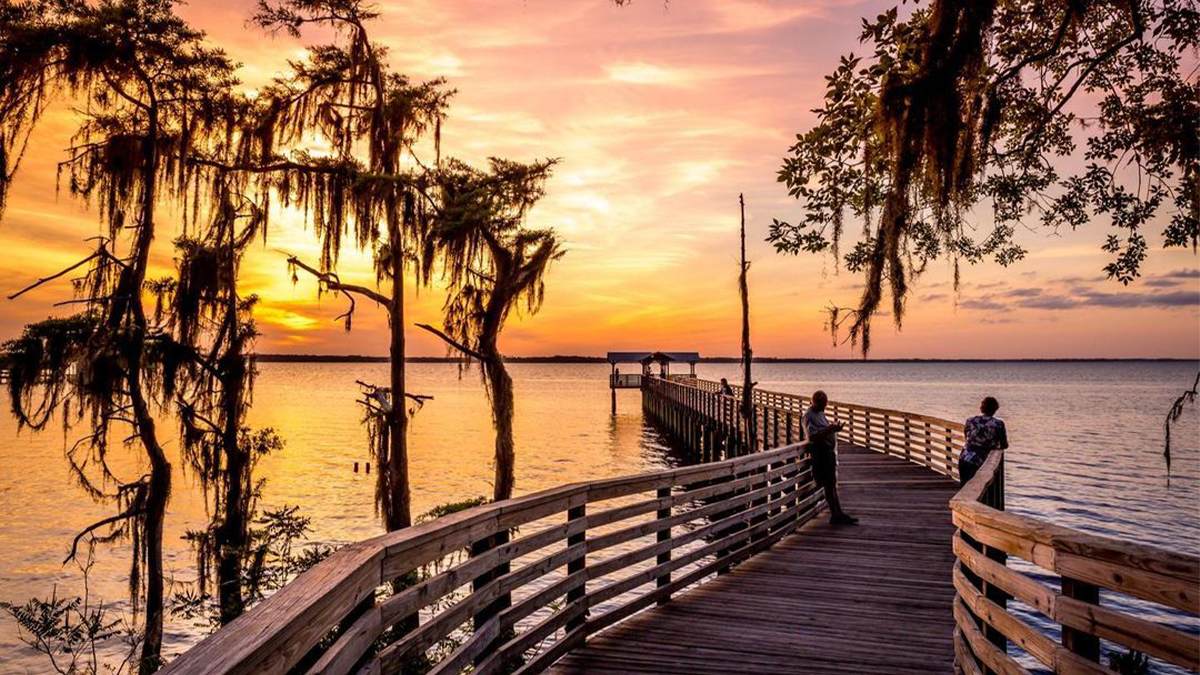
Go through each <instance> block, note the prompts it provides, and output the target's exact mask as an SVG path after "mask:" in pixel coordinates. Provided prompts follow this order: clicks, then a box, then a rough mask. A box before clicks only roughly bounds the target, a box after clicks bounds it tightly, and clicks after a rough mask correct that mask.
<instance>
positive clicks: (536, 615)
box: [165, 444, 822, 673]
mask: <svg viewBox="0 0 1200 675" xmlns="http://www.w3.org/2000/svg"><path fill="white" fill-rule="evenodd" d="M821 504H822V501H821V497H820V495H819V493H818V492H817V491H816V489H815V487H814V485H813V482H812V478H811V473H810V472H809V470H808V465H807V460H806V459H805V458H804V451H803V447H802V446H801V445H799V444H794V445H789V446H786V447H783V448H779V449H777V450H773V451H770V452H763V453H756V454H752V455H746V456H743V457H738V458H735V459H730V460H727V461H723V462H718V463H711V464H702V465H697V466H689V467H685V468H679V469H672V470H667V471H658V472H654V473H646V474H641V475H636V476H630V477H625V478H613V479H607V480H597V481H589V482H586V483H575V484H571V485H566V486H563V487H558V488H554V489H551V490H546V491H543V492H538V493H535V494H531V495H528V496H524V497H518V498H516V499H511V500H507V501H503V502H497V503H493V504H487V505H483V506H479V507H475V508H472V509H469V510H465V511H462V512H459V513H456V514H453V515H450V516H446V517H443V518H439V519H437V520H435V521H432V522H429V523H425V524H421V525H417V526H414V527H411V528H408V529H406V530H402V531H399V532H395V533H391V534H388V535H384V536H381V537H377V538H374V539H371V540H368V541H363V542H359V543H355V544H351V545H349V546H346V547H344V548H342V549H339V550H338V551H337V552H335V553H334V554H333V555H332V556H330V557H329V558H328V559H326V560H325V561H323V562H321V563H319V564H317V565H316V566H315V567H313V568H312V569H310V570H309V571H307V572H305V573H304V574H301V575H300V576H299V577H297V578H296V579H295V580H294V581H292V582H291V583H289V584H288V585H287V586H285V587H284V588H283V589H281V590H280V591H278V592H277V593H276V594H275V595H273V596H271V597H270V598H267V599H266V600H264V601H263V602H262V603H260V604H259V605H258V606H256V607H254V608H253V609H251V610H250V611H249V612H247V613H246V614H245V615H243V616H241V617H239V618H238V619H237V620H235V621H234V622H233V623H231V624H230V625H228V626H225V627H224V628H222V629H221V630H219V631H218V632H217V633H215V634H214V635H212V636H210V637H209V638H207V639H205V640H204V641H203V642H201V643H199V644H198V645H196V646H195V647H193V648H192V649H191V650H189V651H188V652H186V653H185V654H183V655H182V656H180V657H179V658H177V659H175V660H174V661H173V662H171V663H170V665H168V666H167V668H166V671H165V672H167V673H283V672H289V671H292V672H309V673H347V672H367V673H382V672H400V671H401V670H403V669H405V667H406V666H409V665H415V666H416V667H417V668H418V670H419V671H428V672H431V673H457V672H459V671H461V670H463V669H464V668H468V667H470V668H473V672H475V673H491V672H497V671H503V672H511V671H515V672H537V671H539V670H541V669H544V668H545V667H546V666H547V665H549V664H550V663H553V662H554V661H555V660H556V659H557V658H558V657H559V656H561V655H562V654H563V653H565V652H566V651H567V650H569V649H571V648H572V647H574V646H576V645H579V644H581V643H582V642H583V641H584V640H585V639H586V638H587V636H588V635H591V634H593V633H595V632H597V631H600V630H603V629H604V628H606V627H608V626H610V625H612V624H614V623H616V622H618V621H620V620H621V619H623V618H625V617H628V616H630V615H631V614H633V613H635V612H637V611H639V610H640V609H642V608H645V607H648V606H650V605H653V604H656V603H662V602H665V601H666V600H668V599H669V598H670V597H671V595H672V594H673V593H676V592H678V591H681V590H683V589H685V588H687V587H689V586H692V585H695V584H697V583H700V582H701V581H703V580H704V579H706V578H709V577H710V576H712V575H713V574H716V573H719V572H721V571H723V570H726V569H728V568H729V567H730V566H732V565H734V564H735V563H737V562H739V561H741V560H743V559H745V558H747V557H749V556H752V555H753V554H755V553H756V552H758V551H761V550H763V549H765V548H767V547H769V546H770V545H771V544H772V543H774V542H775V541H777V540H778V539H780V538H781V537H783V536H784V535H786V534H787V533H789V532H791V531H792V530H794V529H795V528H796V527H797V526H798V525H799V524H801V523H804V522H805V521H807V520H809V519H810V518H812V517H813V516H814V514H815V513H816V512H817V510H818V509H819V508H820V507H821ZM468 552H469V553H468ZM394 582H395V585H393V584H394Z"/></svg>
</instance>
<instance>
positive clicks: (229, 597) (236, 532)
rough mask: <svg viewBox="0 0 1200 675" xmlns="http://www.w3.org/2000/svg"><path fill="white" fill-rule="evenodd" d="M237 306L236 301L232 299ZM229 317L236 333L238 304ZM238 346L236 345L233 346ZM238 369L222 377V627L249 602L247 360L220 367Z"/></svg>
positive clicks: (219, 556) (219, 553)
mask: <svg viewBox="0 0 1200 675" xmlns="http://www.w3.org/2000/svg"><path fill="white" fill-rule="evenodd" d="M231 303H236V298H232V299H231ZM228 311H229V315H228V316H227V317H226V321H227V324H226V327H225V328H226V330H229V331H236V330H237V314H236V305H234V306H232V307H230V309H229V310H228ZM234 344H235V345H236V342H235V343H234ZM235 360H236V367H237V368H238V369H239V370H238V371H235V372H225V373H223V375H222V378H221V379H222V380H223V381H222V382H221V387H222V395H223V397H224V400H223V401H222V403H223V405H224V406H225V410H224V413H223V414H224V417H225V420H224V422H225V426H224V429H222V435H221V445H222V450H223V454H224V455H225V468H224V472H225V481H224V483H225V486H224V487H225V495H224V499H225V503H224V504H223V505H222V506H223V513H222V518H221V525H220V526H219V527H218V528H217V531H216V533H215V535H216V542H215V543H216V549H217V597H218V601H219V603H220V620H221V625H225V624H227V623H229V622H230V621H233V620H234V619H236V618H238V617H239V616H241V614H242V612H244V611H245V609H246V600H245V596H244V595H243V590H242V563H243V560H244V559H245V554H246V549H247V547H248V546H249V544H250V542H249V538H250V532H249V524H248V522H247V519H248V518H249V513H248V511H249V509H250V494H249V492H250V490H252V489H254V488H253V485H252V484H251V477H250V456H249V448H243V447H241V444H240V443H239V440H240V439H239V434H240V431H241V430H240V429H239V425H240V421H241V415H240V414H239V411H240V409H241V400H242V383H243V382H244V379H243V373H242V372H240V369H243V368H245V357H244V356H243V355H241V354H237V355H232V357H231V358H229V359H226V363H225V364H222V365H221V367H223V368H228V367H229V366H230V365H234V362H235Z"/></svg>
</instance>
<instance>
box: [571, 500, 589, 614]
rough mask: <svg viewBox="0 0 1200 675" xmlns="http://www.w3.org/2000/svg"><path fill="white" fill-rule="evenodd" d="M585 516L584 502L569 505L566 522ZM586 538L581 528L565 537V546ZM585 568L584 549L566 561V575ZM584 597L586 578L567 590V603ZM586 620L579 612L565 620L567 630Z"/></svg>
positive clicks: (585, 531) (585, 507)
mask: <svg viewBox="0 0 1200 675" xmlns="http://www.w3.org/2000/svg"><path fill="white" fill-rule="evenodd" d="M586 517H587V504H586V503H584V504H580V505H579V506H574V507H571V508H570V509H568V510H567V522H568V523H571V522H574V521H577V520H580V519H582V518H586ZM586 540H587V530H586V529H585V530H581V531H579V532H578V533H576V534H572V535H571V536H569V537H567V547H568V548H569V547H571V546H575V545H576V544H582V543H583V542H584V541H586ZM585 569H587V552H586V551H585V552H584V553H583V554H582V555H580V556H579V557H577V558H575V559H573V560H571V561H570V562H568V563H567V575H568V576H569V575H571V574H575V573H576V572H582V571H583V570H585ZM585 597H587V580H586V579H585V580H583V581H581V582H580V583H579V584H578V585H576V586H575V587H573V588H571V589H570V590H568V591H567V605H568V606H570V605H573V604H575V603H577V602H581V601H582V600H583V599H584V598H585ZM586 620H587V616H586V613H584V612H581V613H580V614H579V615H578V616H577V617H575V618H573V619H571V620H570V621H568V622H567V632H568V633H569V632H571V631H573V630H575V629H576V628H579V627H581V626H583V624H584V622H585V621H586Z"/></svg>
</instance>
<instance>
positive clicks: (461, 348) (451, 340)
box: [416, 323, 487, 361]
mask: <svg viewBox="0 0 1200 675" xmlns="http://www.w3.org/2000/svg"><path fill="white" fill-rule="evenodd" d="M416 325H417V328H424V329H425V330H427V331H429V332H430V333H433V334H434V335H436V336H438V337H440V338H441V339H442V341H443V342H445V343H446V344H448V345H450V346H451V347H453V348H454V349H457V350H458V351H460V352H462V353H463V354H465V355H466V356H469V357H470V358H473V359H476V360H478V361H487V358H485V357H484V355H483V354H480V353H479V352H477V351H475V350H474V349H471V348H470V347H468V346H466V345H464V344H463V343H461V342H459V341H457V340H455V339H454V338H452V337H450V336H449V335H446V334H445V333H443V332H442V331H440V330H438V329H436V328H434V327H433V326H430V325H429V324H427V323H419V324H416Z"/></svg>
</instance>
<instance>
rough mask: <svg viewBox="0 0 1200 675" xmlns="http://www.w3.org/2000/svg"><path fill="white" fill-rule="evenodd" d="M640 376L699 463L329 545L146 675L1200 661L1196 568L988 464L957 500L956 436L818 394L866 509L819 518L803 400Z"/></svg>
mask: <svg viewBox="0 0 1200 675" xmlns="http://www.w3.org/2000/svg"><path fill="white" fill-rule="evenodd" d="M641 385H642V396H643V406H644V407H645V410H646V411H647V414H648V415H649V416H651V417H653V418H654V419H656V420H657V421H658V422H659V423H660V424H661V425H662V426H663V428H664V429H665V430H667V432H668V433H669V434H670V435H672V436H673V437H674V438H675V439H676V440H677V441H678V442H680V443H681V444H683V445H684V446H685V447H687V448H689V449H690V450H692V451H693V452H694V453H695V455H696V458H697V459H698V460H701V461H699V462H698V463H696V464H695V465H692V466H686V467H682V468H677V469H670V470H666V471H658V472H653V473H646V474H639V475H634V476H627V477H622V478H613V479H603V480H594V481H586V482H579V483H572V484H569V485H564V486H561V487H557V488H553V489H550V490H545V491H542V492H538V493H534V494H531V495H525V496H522V497H518V498H515V499H511V500H507V501H504V502H497V503H492V504H486V505H483V506H479V507H476V508H473V509H469V510H466V511H462V512H460V513H456V514H453V515H450V516H447V517H444V518H440V519H438V520H436V521H432V522H429V523H425V524H422V525H418V526H415V527H412V528H408V529H406V530H402V531H399V532H394V533H389V534H386V535H383V536H380V537H376V538H374V539H370V540H367V541H363V542H358V543H355V544H351V545H349V546H346V547H343V548H342V549H339V550H338V551H337V552H335V553H334V554H333V555H332V556H330V557H329V558H328V559H326V560H325V561H323V562H322V563H320V564H318V565H317V566H315V567H314V568H313V569H311V570H309V571H308V572H306V573H304V574H302V575H301V576H299V577H298V578H297V579H296V580H294V581H293V582H292V583H290V584H288V585H287V586H285V587H284V588H283V589H281V590H280V591H278V592H277V593H276V594H275V595H273V596H272V597H270V598H268V599H267V600H265V601H263V602H262V603H260V604H259V605H258V606H256V607H255V608H253V609H252V610H250V611H249V612H247V613H246V614H245V615H243V616H242V617H240V618H238V619H237V620H236V621H234V622H233V623H232V624H230V625H228V626H226V627H224V628H222V629H221V630H219V631H218V632H216V633H215V634H214V635H212V636H210V637H209V638H207V639H205V640H204V641H202V642H201V643H200V644H198V645H197V646H195V647H193V648H192V649H191V650H189V651H188V652H186V653H185V654H183V655H182V656H180V657H178V658H176V659H175V660H174V661H172V662H171V663H170V664H169V665H168V666H167V668H166V670H165V672H167V673H284V672H309V673H395V672H430V673H459V672H462V671H464V670H470V671H471V672H474V673H496V672H517V673H534V672H542V671H546V670H549V669H556V670H557V671H558V672H570V673H574V672H655V673H734V672H737V673H744V672H763V673H771V672H817V673H851V672H853V673H860V672H865V673H893V672H904V671H910V672H948V671H951V670H957V671H960V672H964V673H969V674H971V675H974V674H976V673H1006V674H1007V673H1026V672H1028V670H1027V668H1028V667H1030V666H1032V665H1033V664H1038V665H1039V666H1040V667H1042V668H1044V669H1046V670H1050V671H1054V672H1063V673H1081V672H1082V673H1101V672H1111V671H1109V670H1108V669H1107V668H1106V667H1105V666H1106V665H1107V663H1108V657H1109V654H1110V652H1111V650H1112V649H1113V648H1114V647H1115V648H1117V649H1121V650H1123V649H1126V648H1128V649H1133V650H1137V651H1139V652H1141V653H1144V654H1147V655H1149V656H1151V657H1153V658H1155V659H1158V660H1160V661H1162V662H1167V663H1172V664H1175V665H1177V666H1181V667H1183V668H1185V669H1188V670H1193V671H1197V670H1200V638H1198V637H1197V635H1196V634H1195V633H1194V632H1188V630H1185V629H1181V628H1180V626H1187V625H1190V626H1193V627H1194V626H1196V625H1197V621H1198V619H1200V559H1198V558H1197V557H1196V556H1192V555H1184V554H1179V553H1174V552H1171V551H1166V550H1163V549H1159V548H1153V547H1147V546H1141V545H1136V544H1131V543H1128V542H1124V541H1120V540H1117V539H1113V538H1107V537H1099V536H1096V535H1091V534H1085V533H1082V532H1078V531H1074V530H1070V529H1067V528H1063V527H1059V526H1056V525H1054V524H1052V523H1049V522H1046V521H1042V520H1038V519H1034V518H1029V517H1027V516H1021V515H1017V514H1011V513H1007V512H1005V511H1004V453H1002V452H994V453H992V454H991V456H990V457H989V458H988V460H987V462H986V463H985V464H984V466H983V468H982V469H981V470H980V471H979V473H978V474H977V475H976V477H975V478H973V479H972V480H971V482H970V483H968V484H967V485H966V486H964V487H963V488H962V489H961V490H959V489H958V488H957V485H956V482H955V481H954V477H955V474H956V459H957V455H958V452H959V450H960V449H961V446H962V427H961V426H960V425H958V424H957V423H954V422H948V421H946V420H940V419H937V418H933V417H928V416H924V415H919V414H913V413H905V412H900V411H894V410H884V409H880V408H873V407H869V406H860V405H854V404H846V403H832V402H831V403H830V406H829V409H828V412H829V414H830V416H831V417H835V418H837V419H838V420H839V421H842V422H843V423H845V424H846V430H845V431H844V432H843V434H842V438H843V440H844V444H843V446H842V453H841V466H840V472H841V477H842V485H843V501H844V502H845V504H846V506H847V508H848V509H849V510H851V511H852V512H854V513H856V515H859V516H860V517H861V518H862V522H861V524H860V525H858V526H853V527H842V528H833V527H831V526H829V525H828V524H827V523H826V522H824V521H825V518H824V517H822V516H821V512H822V510H823V501H822V497H821V494H820V491H819V490H818V489H817V488H816V486H815V485H814V484H813V481H812V478H811V474H810V471H809V469H808V460H807V458H806V455H805V451H804V445H803V443H802V442H801V440H802V432H801V427H800V417H801V416H802V414H803V412H804V410H805V409H806V408H807V405H808V400H807V399H806V398H805V397H802V396H793V395H788V394H781V393H776V392H766V391H759V390H756V391H755V392H753V401H754V406H753V410H752V411H751V412H750V414H751V415H753V419H754V420H755V423H754V424H746V420H745V419H744V418H745V416H744V415H742V414H741V412H740V410H739V405H740V392H738V391H736V390H735V395H734V396H727V395H722V394H720V393H719V392H718V391H717V385H716V383H712V382H707V381H704V380H697V379H695V378H691V377H686V378H675V377H662V376H653V375H647V376H645V377H643V378H642V381H641ZM748 428H750V429H755V430H756V432H754V433H747V429H748ZM500 535H504V536H503V537H502V536H500ZM497 540H503V541H506V543H504V544H502V545H498V546H493V547H491V548H488V546H487V545H486V543H487V542H495V541H497ZM1010 556H1011V557H1013V558H1021V559H1023V560H1024V561H1025V562H1026V563H1029V564H1028V565H1025V566H1024V567H1014V566H1012V565H1010V564H1009V562H1010V561H1009V557H1010ZM1030 565H1032V566H1033V567H1036V568H1039V572H1038V576H1036V577H1035V576H1033V575H1031V574H1029V573H1028V572H1026V571H1025V570H1027V569H1029V567H1030ZM411 573H416V577H417V581H416V582H415V583H413V584H412V585H410V586H408V587H406V588H403V589H402V590H399V591H398V592H396V591H394V590H393V588H392V582H393V581H394V580H396V579H401V578H409V577H410V574H411ZM1046 578H1052V579H1054V585H1053V586H1051V585H1048V584H1047V583H1046V581H1045V579H1046ZM1106 597H1123V598H1135V599H1137V600H1140V601H1142V602H1143V603H1146V604H1147V605H1149V606H1151V607H1154V608H1155V610H1156V611H1157V612H1159V613H1168V614H1169V615H1170V616H1173V617H1176V618H1177V620H1172V621H1169V622H1167V621H1162V622H1160V621H1151V620H1149V619H1146V618H1143V616H1139V615H1135V614H1132V613H1130V612H1128V611H1125V610H1123V609H1122V608H1121V607H1118V606H1117V605H1108V604H1106V603H1107V601H1106V600H1105V598H1106ZM1013 599H1015V600H1017V601H1019V605H1016V606H1019V607H1020V608H1021V609H1022V610H1023V611H1010V610H1009V606H1008V605H1009V602H1010V601H1011V600H1013ZM1028 612H1036V613H1038V614H1039V615H1041V617H1042V619H1043V621H1044V622H1048V623H1051V624H1056V625H1057V629H1056V630H1055V631H1053V632H1047V631H1043V630H1042V629H1040V628H1039V627H1037V626H1035V625H1034V624H1031V623H1030V622H1029V621H1028V619H1027V616H1028ZM413 616H417V617H418V618H419V625H418V627H416V628H415V629H412V630H410V631H407V632H400V631H396V630H392V627H393V626H397V625H398V624H401V623H402V622H407V620H408V619H409V617H413ZM1102 641H1103V642H1102Z"/></svg>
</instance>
